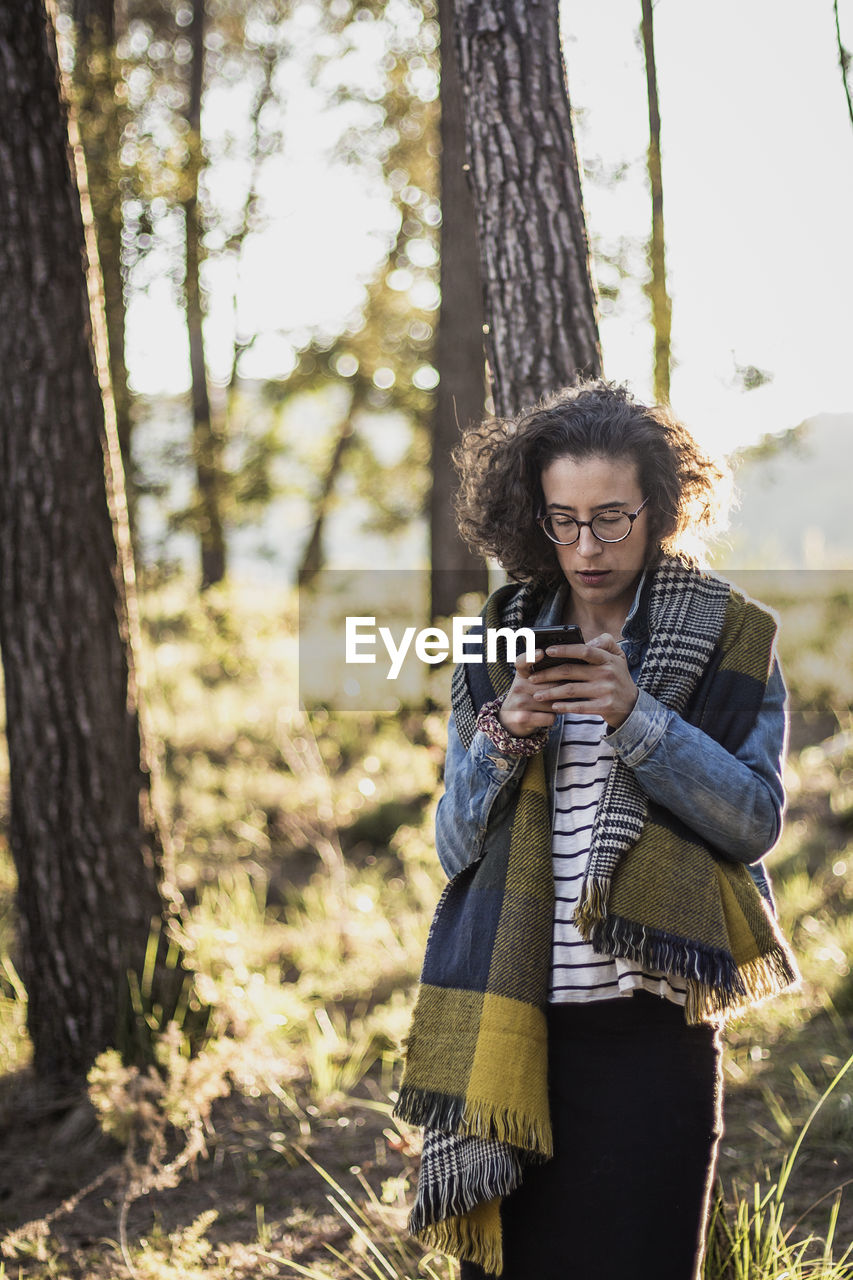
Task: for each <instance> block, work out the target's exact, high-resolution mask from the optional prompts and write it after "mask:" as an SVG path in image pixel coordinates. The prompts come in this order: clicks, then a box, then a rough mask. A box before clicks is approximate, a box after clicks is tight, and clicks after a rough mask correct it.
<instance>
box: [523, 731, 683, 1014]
mask: <svg viewBox="0 0 853 1280" xmlns="http://www.w3.org/2000/svg"><path fill="white" fill-rule="evenodd" d="M606 729H607V726H606V725H605V723H604V721H603V720H602V718H601V717H600V716H590V715H566V716H564V717H563V737H562V740H561V742H560V755H559V759H558V762H557V777H556V808H555V811H554V830H553V844H552V852H553V859H554V899H555V901H554V943H553V955H552V961H551V984H550V990H549V993H548V999H549V1000H550V1001H552V1002H554V1003H560V1004H562V1003H583V1002H586V1001H589V1000H609V999H612V998H614V997H616V996H629V995H631V993H632V992H633V991H637V990H642V991H650V992H652V994H654V995H660V996H665V997H666V999H667V1000H671V1001H673V1003H674V1004H681V1005H683V1004H684V1002H685V999H686V994H687V988H686V983H685V980H684V979H683V978H678V977H673V978H668V977H666V976H665V975H664V974H662V973H660V972H659V971H658V970H656V969H645V968H643V967H642V966H641V965H639V964H637V963H635V962H634V961H632V960H621V959H615V960H614V959H613V957H612V956H603V955H598V954H597V953H596V952H595V951H593V949H592V946H591V944H590V943H588V942H585V941H584V940H583V938H582V937H581V935H580V934H579V933H578V931H577V929H576V928H575V926H574V925H573V924H572V921H571V917H572V913H573V912H574V910H575V907H576V906H577V904H578V900H579V898H580V891H581V886H582V884H583V878H584V875H585V874H586V867H587V863H588V861H589V846H590V840H591V838H592V824H593V819H594V816H595V810H596V806H597V804H598V801H599V799H600V797H601V793H602V791H603V790H604V784H605V782H606V781H607V776H608V774H609V773H610V768H611V765H612V763H613V748H612V747H611V746H610V745H609V744H608V743H607V742H605V741H604V734H605V732H606Z"/></svg>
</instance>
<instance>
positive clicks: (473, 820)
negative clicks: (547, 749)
mask: <svg viewBox="0 0 853 1280" xmlns="http://www.w3.org/2000/svg"><path fill="white" fill-rule="evenodd" d="M524 764H525V759H524V757H523V756H508V755H504V754H503V753H502V752H501V751H499V750H498V748H497V747H496V746H495V745H494V743H493V742H492V741H491V740H490V739H489V738H487V737H486V735H485V734H484V733H481V732H480V731H479V730H477V732H476V733H475V734H474V738H473V741H472V743H471V746H470V747H469V748H468V750H467V751H466V750H465V748H464V746H463V745H462V742H461V739H460V737H459V734H458V732H457V729H456V724H455V721H454V718H453V716H452V715H451V717H450V724H449V727H448V732H447V758H446V760H445V765H444V794H443V795H442V797H441V799H440V800H439V802H438V810H437V812H436V817H435V836H436V849H437V851H438V859H439V862H440V863H441V865H442V867H443V869H444V871H445V873H446V875H447V876H455V875H456V874H457V873H458V872H460V871H461V870H462V869H463V867H466V866H467V865H468V864H469V863H470V862H474V861H475V860H476V859H477V858H478V857H479V856H480V853H481V850H482V846H483V840H484V838H485V835H486V828H487V826H488V824H489V821H490V819H494V818H496V817H497V816H498V814H499V813H500V811H501V809H502V808H503V807H504V806H505V805H506V804H507V803H508V801H509V798H510V796H511V794H512V793H513V792H514V790H515V788H516V787H517V786H518V782H519V779H520V777H521V774H522V772H523V766H524Z"/></svg>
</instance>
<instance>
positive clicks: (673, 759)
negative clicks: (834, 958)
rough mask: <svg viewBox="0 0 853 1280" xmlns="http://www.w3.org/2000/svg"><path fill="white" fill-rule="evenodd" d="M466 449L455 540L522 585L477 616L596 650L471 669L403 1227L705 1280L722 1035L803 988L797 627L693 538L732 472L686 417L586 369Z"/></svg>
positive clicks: (517, 1262)
mask: <svg viewBox="0 0 853 1280" xmlns="http://www.w3.org/2000/svg"><path fill="white" fill-rule="evenodd" d="M457 461H458V463H459V465H460V470H461V473H462V487H461V498H460V528H461V530H462V532H463V534H464V535H465V537H466V538H467V539H468V540H469V541H470V542H471V543H472V545H474V546H475V547H477V548H478V549H479V550H480V551H481V552H482V553H484V554H486V555H491V556H495V557H497V559H498V560H499V561H500V562H501V564H502V565H503V567H504V569H505V570H506V571H507V573H508V575H509V576H510V578H511V579H514V582H511V583H510V584H509V585H508V586H506V587H503V588H501V589H500V590H498V591H497V592H496V593H495V594H494V595H493V596H492V597H490V599H489V601H488V602H487V605H486V608H485V610H484V614H483V623H484V626H485V627H486V628H491V627H501V626H503V627H511V628H517V627H520V626H522V625H526V626H544V625H549V624H557V623H574V624H576V625H577V626H579V627H580V628H581V631H582V633H583V637H584V641H585V642H584V643H583V644H572V645H562V646H556V647H552V648H549V649H548V651H547V652H548V655H549V656H550V657H556V658H559V659H561V660H562V662H561V663H560V664H559V665H557V666H555V667H552V668H550V669H548V670H540V671H537V670H534V666H533V665H531V664H528V663H527V662H526V661H524V660H519V661H517V662H516V663H515V665H514V667H511V666H509V665H508V664H507V663H506V662H505V661H495V662H488V661H479V662H474V663H471V664H467V665H465V666H460V667H458V668H457V670H456V672H455V674H454V678H453V697H452V701H453V713H452V716H451V721H450V730H449V741H448V753H447V764H446V770H445V794H444V796H443V797H442V799H441V801H440V803H439V807H438V814H437V822H436V830H437V847H438V854H439V858H440V860H441V863H442V866H443V868H444V870H445V871H446V872H447V874H448V876H449V877H451V879H450V883H449V884H448V886H447V888H446V889H445V892H444V894H443V895H442V898H441V901H440V903H439V906H438V909H437V911H436V916H435V920H434V922H433V926H432V929H431V932H430V938H429V942H428V946H427V954H426V958H425V962H424V970H423V975H422V982H421V988H420V992H419V995H418V1002H417V1006H416V1009H415V1014H414V1018H413V1023H412V1029H411V1033H410V1037H409V1041H408V1049H407V1063H406V1072H405V1075H404V1079H403V1083H402V1086H401V1093H400V1100H399V1102H398V1106H397V1112H398V1114H399V1115H400V1116H402V1117H403V1118H404V1119H407V1120H409V1121H411V1122H413V1123H418V1124H423V1125H425V1126H426V1129H427V1132H426V1135H425V1142H424V1154H423V1158H422V1164H421V1175H420V1183H419V1189H418V1197H417V1201H416V1205H415V1208H414V1210H413V1213H412V1216H411V1221H410V1226H411V1228H412V1230H413V1231H414V1232H415V1233H416V1234H418V1235H419V1236H420V1237H421V1238H422V1239H423V1240H424V1241H425V1242H427V1243H429V1244H432V1245H434V1246H436V1247H438V1248H441V1249H444V1250H446V1251H447V1252H450V1253H453V1254H456V1255H457V1256H459V1257H460V1258H461V1259H462V1260H463V1262H462V1272H461V1274H462V1280H477V1278H482V1277H483V1276H486V1275H495V1274H498V1275H503V1276H504V1277H505V1278H506V1280H549V1277H561V1280H562V1277H565V1276H572V1277H578V1278H579V1280H581V1278H583V1280H585V1278H586V1277H595V1278H596V1280H616V1278H617V1277H618V1278H619V1280H622V1278H623V1277H624V1276H625V1275H635V1276H638V1277H646V1276H648V1277H654V1280H692V1277H694V1276H695V1275H696V1274H697V1270H698V1267H699V1265H700V1260H701V1254H702V1245H703V1238H704V1231H705V1224H706V1218H707V1208H708V1195H709V1187H710V1182H711V1177H712V1174H713V1169H714V1163H715V1157H716V1148H717V1142H718V1139H719V1135H720V1131H721V1115H720V1108H721V1075H720V1047H719V1040H718V1027H719V1024H720V1023H721V1022H722V1021H724V1019H725V1017H726V1016H727V1015H728V1014H730V1013H731V1012H733V1011H734V1010H736V1009H739V1008H743V1007H744V1006H746V1005H748V1004H750V1003H751V1002H752V1001H754V1000H758V999H761V998H763V997H764V996H767V995H769V994H772V993H775V992H777V991H780V990H782V989H783V988H784V987H786V986H787V985H789V984H790V983H791V982H793V981H794V980H795V977H796V971H795V967H794V964H793V960H792V958H791V956H790V954H789V952H788V950H787V947H786V945H785V943H784V941H783V939H782V938H781V936H780V934H779V932H778V929H777V927H776V924H775V921H774V918H773V913H772V911H771V910H770V908H769V906H768V902H769V887H768V886H767V883H766V880H765V878H764V876H763V874H762V872H761V868H760V861H759V860H760V859H761V857H762V855H763V854H764V853H765V852H766V851H767V850H768V849H769V848H770V847H771V846H772V845H773V844H774V843H775V841H776V840H777V838H778V835H779V831H780V826H781V816H782V809H783V799H784V798H783V791H782V776H781V775H782V759H783V754H784V748H785V734H786V720H785V690H784V686H783V683H782V679H781V676H780V674H779V669H778V665H777V663H776V661H775V658H774V655H773V640H774V633H775V624H774V622H773V619H772V618H771V617H770V615H769V614H768V613H767V612H766V611H765V610H763V609H762V608H761V607H760V606H758V605H756V604H755V603H754V602H752V601H749V600H746V599H745V598H744V597H743V596H741V595H739V594H737V593H736V592H735V591H734V590H733V589H731V588H730V587H729V586H728V584H726V583H724V582H722V581H720V580H719V579H717V578H714V577H711V576H709V575H705V574H702V573H700V572H699V571H698V570H697V569H696V568H695V567H693V564H692V562H691V561H690V560H689V559H688V558H687V557H686V555H685V554H684V552H683V551H682V550H681V548H682V547H683V545H684V542H685V539H686V537H687V536H688V535H690V534H695V533H696V532H698V531H700V530H701V528H702V526H703V525H705V524H708V523H710V518H711V514H712V510H713V506H714V503H713V501H712V499H713V494H714V490H715V488H716V486H717V485H718V482H719V481H720V479H721V474H720V472H719V471H718V470H717V469H716V467H714V465H713V464H712V463H710V462H709V460H708V459H706V458H704V457H703V456H702V454H701V453H700V451H699V450H698V448H697V446H696V445H695V443H694V441H693V440H692V439H691V437H690V436H689V434H688V433H687V431H686V430H685V429H684V427H683V426H681V425H680V424H679V423H678V422H676V421H675V419H674V418H673V417H672V416H671V414H670V413H669V412H668V411H666V410H663V409H661V408H654V409H649V408H646V407H645V406H643V405H640V404H637V403H635V402H634V401H633V400H632V398H631V396H630V395H629V394H628V392H627V391H625V390H624V389H623V388H619V387H614V386H611V385H609V384H607V383H605V382H601V381H594V382H587V383H584V384H581V385H580V386H578V387H576V388H572V389H568V390H564V391H560V392H557V393H556V394H554V395H552V396H551V397H549V398H547V399H546V400H544V401H543V402H542V403H541V404H539V405H537V406H536V407H535V408H534V409H532V410H530V411H528V412H526V413H523V414H521V415H520V416H519V417H518V418H517V419H515V420H513V421H511V422H501V421H491V422H487V423H486V424H484V425H483V426H481V427H480V428H477V429H475V430H473V431H471V432H469V434H468V435H467V437H466V438H465V440H464V441H463V444H462V446H461V447H460V452H459V457H458V459H457ZM519 584H520V585H519ZM537 657H539V658H541V657H542V653H541V651H540V652H538V653H537ZM748 868H749V870H752V871H753V872H754V873H755V878H753V876H751V875H750V874H749V870H748ZM756 886H758V888H757V887H756ZM759 888H760V889H761V890H762V892H761V893H760V892H759ZM762 894H763V895H764V896H762Z"/></svg>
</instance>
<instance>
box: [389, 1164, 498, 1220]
mask: <svg viewBox="0 0 853 1280" xmlns="http://www.w3.org/2000/svg"><path fill="white" fill-rule="evenodd" d="M520 1180H521V1175H520V1166H519V1165H517V1164H515V1163H514V1162H513V1160H512V1158H511V1157H506V1158H505V1159H504V1160H503V1161H500V1162H495V1163H490V1164H488V1165H487V1166H485V1167H483V1166H480V1167H478V1168H477V1169H470V1170H468V1173H467V1176H466V1177H456V1178H453V1179H450V1178H445V1179H443V1180H442V1181H441V1182H438V1183H435V1184H434V1185H433V1186H432V1187H431V1188H430V1190H429V1192H427V1193H425V1192H424V1189H423V1188H419V1193H418V1198H417V1200H416V1201H415V1203H414V1205H413V1207H412V1211H411V1213H410V1214H409V1223H408V1226H409V1231H410V1233H411V1234H412V1235H413V1236H419V1235H422V1233H423V1232H425V1231H428V1230H429V1229H430V1228H431V1227H436V1226H438V1225H439V1224H440V1223H442V1222H452V1221H454V1220H455V1221H459V1220H460V1219H462V1218H464V1217H465V1215H466V1214H469V1213H470V1212H471V1210H472V1209H474V1208H476V1206H477V1205H478V1204H482V1203H483V1202H484V1201H487V1200H496V1199H503V1198H504V1197H505V1196H508V1195H509V1194H510V1192H511V1191H514V1190H515V1189H516V1187H517V1186H518V1185H519V1182H520Z"/></svg>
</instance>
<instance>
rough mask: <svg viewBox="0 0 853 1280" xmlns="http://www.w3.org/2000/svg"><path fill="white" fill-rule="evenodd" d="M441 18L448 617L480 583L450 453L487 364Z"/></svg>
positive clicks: (438, 575)
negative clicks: (464, 533) (458, 507)
mask: <svg viewBox="0 0 853 1280" xmlns="http://www.w3.org/2000/svg"><path fill="white" fill-rule="evenodd" d="M438 14H439V22H440V25H441V312H440V315H439V324H438V338H437V342H436V363H437V365H438V372H439V375H440V379H441V380H440V382H439V384H438V393H437V396H436V401H435V409H434V412H433V420H432V460H431V470H432V488H431V490H430V508H429V527H430V564H431V569H432V573H431V609H432V616H433V617H434V618H437V617H449V616H450V615H451V614H453V613H455V612H456V606H457V601H458V600H459V597H460V596H461V595H463V594H464V593H465V592H468V591H485V590H486V589H487V586H488V575H487V571H486V566H485V564H484V563H483V561H482V560H481V559H480V557H479V556H475V555H473V554H472V553H471V552H470V551H469V550H468V547H467V545H466V544H465V543H464V542H463V541H462V539H461V538H460V537H459V534H458V533H457V531H456V521H455V519H454V518H453V497H454V494H455V492H456V473H455V471H454V469H453V464H452V462H451V460H450V454H451V450H452V449H453V447H454V445H455V444H456V443H457V441H458V440H459V433H460V428H463V427H465V426H467V425H468V424H469V423H471V422H477V421H479V420H480V418H481V417H482V415H483V407H484V404H485V394H486V367H485V353H484V351H483V307H482V293H481V284H480V264H479V253H478V250H477V232H476V225H475V222H474V206H473V203H472V201H471V192H470V190H469V188H468V182H467V178H466V176H465V173H466V170H465V165H466V152H465V119H464V114H463V111H464V108H463V104H462V89H461V85H460V83H459V68H458V64H457V61H456V48H455V44H454V37H453V2H452V0H439V6H438Z"/></svg>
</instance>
